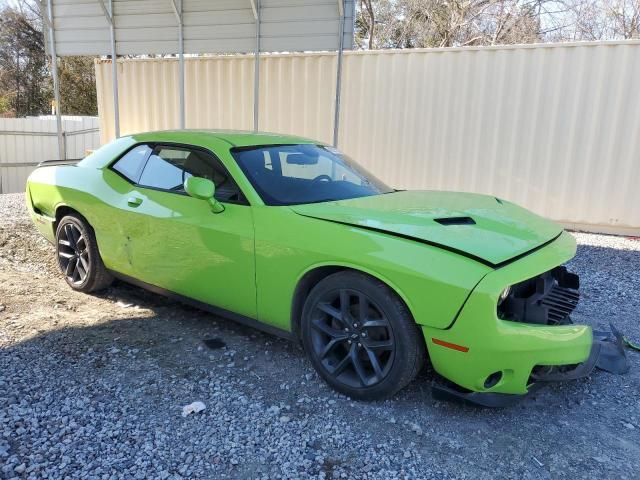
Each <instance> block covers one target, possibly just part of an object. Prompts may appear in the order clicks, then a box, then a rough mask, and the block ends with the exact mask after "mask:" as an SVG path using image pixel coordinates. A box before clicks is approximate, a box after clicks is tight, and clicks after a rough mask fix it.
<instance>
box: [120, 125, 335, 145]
mask: <svg viewBox="0 0 640 480" xmlns="http://www.w3.org/2000/svg"><path fill="white" fill-rule="evenodd" d="M131 137H133V138H134V139H135V140H136V141H147V142H149V141H173V142H175V141H176V140H178V139H180V140H182V141H184V142H185V143H200V142H202V141H206V140H207V139H211V138H216V139H218V140H223V141H225V142H227V143H229V144H230V145H231V147H249V146H253V145H278V144H290V143H322V142H317V141H315V140H311V139H309V138H304V137H298V136H294V135H282V134H279V133H269V132H252V131H244V130H189V129H185V130H163V131H156V132H145V133H138V134H135V135H132V136H131Z"/></svg>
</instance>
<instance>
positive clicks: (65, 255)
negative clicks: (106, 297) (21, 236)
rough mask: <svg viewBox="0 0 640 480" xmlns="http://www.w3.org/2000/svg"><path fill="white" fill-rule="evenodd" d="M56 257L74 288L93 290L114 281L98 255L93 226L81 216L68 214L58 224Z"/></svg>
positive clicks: (65, 276)
mask: <svg viewBox="0 0 640 480" xmlns="http://www.w3.org/2000/svg"><path fill="white" fill-rule="evenodd" d="M56 256H57V258H58V265H59V266H60V270H62V274H63V275H64V279H65V280H66V282H67V284H68V285H69V286H70V287H71V288H73V289H74V290H78V291H80V292H85V293H90V292H96V291H98V290H103V289H105V288H107V287H108V286H109V285H111V282H112V281H113V277H112V276H111V275H110V274H109V272H108V271H107V269H106V268H105V266H104V263H103V262H102V258H101V257H100V252H99V251H98V244H97V242H96V236H95V233H94V231H93V228H91V226H90V225H89V224H88V223H87V221H86V220H85V219H84V218H82V217H81V216H80V215H75V214H69V215H67V216H65V217H63V218H62V220H60V222H59V223H58V228H57V229H56Z"/></svg>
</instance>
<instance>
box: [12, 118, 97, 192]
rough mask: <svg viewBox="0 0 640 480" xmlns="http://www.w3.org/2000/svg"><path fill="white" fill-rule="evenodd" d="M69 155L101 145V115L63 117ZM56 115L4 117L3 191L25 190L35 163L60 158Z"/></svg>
mask: <svg viewBox="0 0 640 480" xmlns="http://www.w3.org/2000/svg"><path fill="white" fill-rule="evenodd" d="M62 119H63V120H62V128H63V131H64V133H65V146H66V157H67V158H68V159H77V158H83V157H84V156H85V152H86V151H87V150H88V149H93V148H97V147H99V146H100V133H99V126H98V118H97V117H71V116H69V117H68V116H65V117H62ZM59 159H60V158H59V155H58V136H57V133H56V120H55V117H53V116H52V117H28V118H0V193H17V192H23V191H24V186H25V182H26V180H27V177H28V176H29V174H30V173H31V172H32V171H33V169H34V168H35V166H36V165H37V164H38V163H40V162H42V161H44V160H59Z"/></svg>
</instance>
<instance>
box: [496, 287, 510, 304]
mask: <svg viewBox="0 0 640 480" xmlns="http://www.w3.org/2000/svg"><path fill="white" fill-rule="evenodd" d="M510 293H511V286H508V287H507V288H505V289H504V290H502V292H501V293H500V297H498V305H501V304H502V302H504V301H505V300H506V299H507V297H509V294H510Z"/></svg>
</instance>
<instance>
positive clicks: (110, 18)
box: [98, 0, 120, 138]
mask: <svg viewBox="0 0 640 480" xmlns="http://www.w3.org/2000/svg"><path fill="white" fill-rule="evenodd" d="M98 3H99V4H100V7H101V8H102V13H104V16H105V18H106V19H107V22H109V33H110V34H111V76H112V78H113V118H114V124H115V125H114V126H115V133H116V138H119V137H120V102H119V100H118V63H117V60H118V55H117V54H116V25H115V17H114V15H113V0H109V10H107V8H106V7H105V5H104V1H103V0H98Z"/></svg>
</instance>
